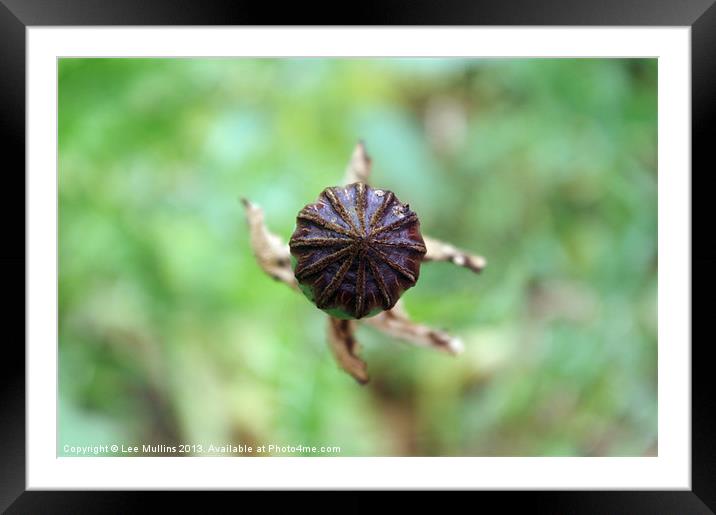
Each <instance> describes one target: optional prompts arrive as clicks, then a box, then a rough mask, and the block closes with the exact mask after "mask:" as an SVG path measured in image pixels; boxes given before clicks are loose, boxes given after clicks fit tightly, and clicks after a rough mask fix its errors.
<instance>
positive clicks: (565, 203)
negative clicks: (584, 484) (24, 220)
mask: <svg viewBox="0 0 716 515" xmlns="http://www.w3.org/2000/svg"><path fill="white" fill-rule="evenodd" d="M658 69H659V61H658V59H657V58H644V57H639V58H615V57H610V58H596V57H595V58H591V57H590V58H586V57H585V58H537V57H532V58H462V57H402V58H397V57H380V58H379V57H365V58H362V57H361V58H358V57H355V58H349V57H341V58H338V57H304V58H299V57H292V58H283V57H235V58H234V57H232V58H226V57H221V58H219V57H213V58H212V57H191V58H188V57H187V58H179V57H173V58H166V57H164V58H139V57H111V58H109V57H101V58H92V57H59V58H58V59H57V140H58V148H57V192H58V199H57V217H58V223H57V252H58V262H57V274H58V291H57V296H58V314H57V323H58V327H57V331H58V341H57V347H58V348H57V358H58V369H57V373H58V384H57V388H58V395H57V456H58V457H70V458H84V457H97V456H107V457H132V456H136V457H140V456H142V457H170V456H171V457H197V456H216V457H247V458H250V457H274V456H276V457H657V456H659V439H658V437H659V435H658V431H657V418H658V397H657V389H658V388H657V387H658V380H657V377H658V376H657V364H658V353H657V347H658V345H657V344H658V338H657V330H658V316H657V315H658V313H657V272H658V253H657V241H658V240H657V231H658V223H657V206H658V202H657V201H658V196H657V188H658V174H657V169H658V164H659V163H658V160H657V150H658V146H659V144H662V143H663V142H658V141H657V135H658V124H657V121H658V114H659V113H658V109H657V107H658V104H657V98H658V81H657V77H658ZM49 180H51V176H50V175H48V181H49ZM53 345H54V342H53ZM664 434H665V433H664ZM662 436H663V435H662ZM271 461H275V460H271Z"/></svg>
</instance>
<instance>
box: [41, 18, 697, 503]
mask: <svg viewBox="0 0 716 515" xmlns="http://www.w3.org/2000/svg"><path fill="white" fill-rule="evenodd" d="M690 36H691V34H690V29H689V28H688V27H672V28H664V27H660V28H541V27H540V28H475V27H473V28H404V29H397V28H353V29H336V28H320V29H319V28H281V29H279V28H271V29H259V28H237V27H231V28H160V29H159V28H115V27H111V28H100V27H92V28H69V27H61V28H47V27H31V28H28V33H27V43H28V46H27V51H28V62H27V79H28V82H27V93H28V97H27V98H28V111H27V117H28V118H27V121H28V126H27V127H28V130H27V138H28V139H27V191H28V208H27V209H28V211H27V223H28V238H27V245H28V248H27V250H28V253H27V256H28V276H27V287H28V297H27V299H28V300H27V403H28V404H27V408H28V409H27V459H28V463H27V465H28V467H27V487H28V488H29V489H40V488H63V489H64V488H102V489H105V488H133V489H136V488H189V487H193V488H207V489H210V488H262V487H271V488H279V487H281V488H312V487H315V488H318V487H322V488H345V487H358V488H401V487H402V488H424V487H434V488H486V489H505V488H526V489H546V488H565V489H582V488H608V489H612V488H613V489H652V488H654V489H664V488H676V489H689V488H690V484H691V477H690V434H691V430H690V416H691V413H690V406H691V402H690V400H691V398H690V382H691V372H690V359H691V358H690V353H691V351H690V341H691V337H690V313H691V307H690V306H691V301H690V286H689V285H690V266H691V258H690V250H689V249H690V248H691V242H690V236H689V235H690V233H691V231H690V194H689V191H690V166H691V164H690V145H691V135H690V126H691V119H690ZM311 55H320V56H484V57H523V56H524V57H528V56H544V57H550V56H552V57H596V56H600V57H658V58H659V142H660V144H659V208H658V216H659V233H658V237H659V243H658V250H659V278H658V280H659V344H658V345H659V365H658V374H659V389H658V394H659V433H658V434H659V456H658V457H650V458H278V457H275V458H253V457H252V458H208V457H207V458H189V459H177V458H160V457H156V458H124V459H123V458H57V457H56V447H55V446H56V442H57V441H56V436H55V435H56V429H57V428H56V410H57V406H56V404H55V399H56V380H57V376H56V370H57V368H56V364H57V348H56V342H57V269H56V257H57V251H56V249H57V234H56V223H57V218H56V217H57V187H56V180H55V177H56V173H57V172H56V149H57V135H56V116H57V100H56V96H55V93H56V84H57V76H56V59H57V57H58V56H97V57H101V56H311ZM663 271H667V272H666V273H663Z"/></svg>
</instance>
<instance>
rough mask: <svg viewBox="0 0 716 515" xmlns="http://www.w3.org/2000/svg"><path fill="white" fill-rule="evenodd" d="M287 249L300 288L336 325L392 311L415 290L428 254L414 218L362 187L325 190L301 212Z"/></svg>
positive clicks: (391, 198)
mask: <svg viewBox="0 0 716 515" xmlns="http://www.w3.org/2000/svg"><path fill="white" fill-rule="evenodd" d="M289 246H290V248H291V255H292V256H293V257H294V258H295V260H294V273H295V275H296V279H297V280H298V283H299V285H300V287H301V289H302V290H303V292H304V293H305V294H306V296H307V297H308V298H309V299H310V300H311V301H312V302H314V303H315V304H316V306H318V307H319V308H320V309H323V310H325V311H326V312H328V313H329V314H331V315H332V316H335V317H337V318H363V317H365V316H373V315H376V314H378V313H379V312H380V311H383V310H387V309H390V308H392V307H393V306H394V305H395V303H396V302H397V301H398V299H399V298H400V296H401V295H402V294H403V292H404V291H405V290H407V289H408V288H410V287H412V286H414V285H415V283H416V281H417V280H418V275H419V273H420V263H421V261H422V259H423V256H424V255H425V242H424V241H423V237H422V236H421V234H420V221H419V220H418V216H417V215H416V214H415V213H414V212H412V211H411V210H410V208H409V206H408V205H407V204H402V203H401V202H400V201H399V200H398V199H397V198H396V197H395V195H394V194H393V193H392V192H390V191H387V190H378V189H373V188H371V187H370V186H367V185H366V184H363V183H361V182H357V183H354V184H350V185H348V186H346V187H333V188H326V189H325V190H323V192H322V193H321V195H320V196H319V197H318V202H316V203H315V204H309V205H307V206H306V207H304V208H303V209H302V210H301V211H300V212H299V213H298V217H297V218H296V231H295V232H294V233H293V236H292V237H291V240H290V241H289Z"/></svg>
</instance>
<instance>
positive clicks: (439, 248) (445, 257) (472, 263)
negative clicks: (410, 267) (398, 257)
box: [423, 235, 487, 273]
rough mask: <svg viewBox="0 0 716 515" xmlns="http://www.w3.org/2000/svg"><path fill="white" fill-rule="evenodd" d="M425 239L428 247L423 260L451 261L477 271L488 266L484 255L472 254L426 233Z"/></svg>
mask: <svg viewBox="0 0 716 515" xmlns="http://www.w3.org/2000/svg"><path fill="white" fill-rule="evenodd" d="M423 240H425V246H426V247H427V249H428V251H427V253H426V254H425V257H424V258H423V261H449V262H450V263H453V264H455V265H457V266H462V267H465V268H469V269H470V270H472V271H473V272H475V273H479V272H481V271H482V269H483V268H485V267H486V266H487V260H486V259H485V258H484V257H482V256H478V255H476V254H470V253H468V252H465V251H464V250H460V249H458V248H456V247H453V246H452V245H450V244H449V243H445V242H444V241H440V240H436V239H434V238H430V237H428V236H425V235H423Z"/></svg>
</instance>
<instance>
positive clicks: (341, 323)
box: [328, 316, 368, 384]
mask: <svg viewBox="0 0 716 515" xmlns="http://www.w3.org/2000/svg"><path fill="white" fill-rule="evenodd" d="M355 329H356V322H355V320H341V319H338V318H334V317H331V316H329V317H328V343H329V344H330V346H331V351H332V352H333V355H334V356H335V358H336V361H337V362H338V364H339V365H340V366H341V368H342V369H343V370H345V371H346V372H348V373H349V374H350V375H352V376H353V377H354V378H355V380H356V381H358V382H359V383H360V384H365V383H367V382H368V372H367V371H366V364H365V361H363V360H362V359H360V358H359V357H358V349H359V344H358V341H357V340H356V339H355V336H354V334H355Z"/></svg>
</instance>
